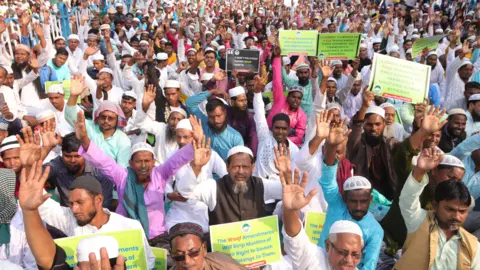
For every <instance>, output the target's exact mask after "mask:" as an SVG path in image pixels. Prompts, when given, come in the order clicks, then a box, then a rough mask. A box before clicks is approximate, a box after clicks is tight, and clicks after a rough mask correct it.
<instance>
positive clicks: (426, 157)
mask: <svg viewBox="0 0 480 270" xmlns="http://www.w3.org/2000/svg"><path fill="white" fill-rule="evenodd" d="M442 160H443V154H442V152H440V150H438V149H437V148H424V149H423V150H422V152H421V153H420V156H419V157H418V160H417V165H416V168H417V169H420V170H421V171H423V172H428V171H430V170H432V169H434V168H436V167H437V166H438V164H440V162H442Z"/></svg>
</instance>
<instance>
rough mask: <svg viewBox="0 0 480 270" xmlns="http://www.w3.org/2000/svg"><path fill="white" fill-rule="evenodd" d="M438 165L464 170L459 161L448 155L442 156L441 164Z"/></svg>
mask: <svg viewBox="0 0 480 270" xmlns="http://www.w3.org/2000/svg"><path fill="white" fill-rule="evenodd" d="M439 165H442V166H449V167H458V168H462V169H465V166H464V165H463V162H462V161H461V160H460V159H458V158H457V157H455V156H452V155H448V154H447V155H444V156H443V160H442V162H440V164H439Z"/></svg>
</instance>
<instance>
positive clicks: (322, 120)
mask: <svg viewBox="0 0 480 270" xmlns="http://www.w3.org/2000/svg"><path fill="white" fill-rule="evenodd" d="M332 118H333V114H330V113H329V111H327V110H324V111H322V112H320V114H317V115H316V122H317V132H316V134H315V136H316V137H317V138H320V139H322V140H324V139H325V138H327V137H328V135H329V134H330V123H331V122H332Z"/></svg>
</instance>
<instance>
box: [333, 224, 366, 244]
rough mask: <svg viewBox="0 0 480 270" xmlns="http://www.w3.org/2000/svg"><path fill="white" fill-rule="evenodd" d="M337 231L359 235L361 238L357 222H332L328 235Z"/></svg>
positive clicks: (361, 234)
mask: <svg viewBox="0 0 480 270" xmlns="http://www.w3.org/2000/svg"><path fill="white" fill-rule="evenodd" d="M337 233H352V234H356V235H358V236H360V237H361V238H362V240H363V233H362V229H360V226H358V224H357V223H355V222H353V221H349V220H338V221H335V222H334V223H333V224H332V227H330V231H328V235H330V234H337Z"/></svg>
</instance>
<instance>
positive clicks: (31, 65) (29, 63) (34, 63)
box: [28, 56, 40, 70]
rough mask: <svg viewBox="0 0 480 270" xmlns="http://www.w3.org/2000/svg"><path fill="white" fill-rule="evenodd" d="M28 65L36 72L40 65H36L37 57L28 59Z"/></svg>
mask: <svg viewBox="0 0 480 270" xmlns="http://www.w3.org/2000/svg"><path fill="white" fill-rule="evenodd" d="M28 65H29V66H30V68H31V69H33V70H38V69H39V68H40V64H39V63H38V59H37V57H34V56H32V57H30V61H28Z"/></svg>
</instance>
